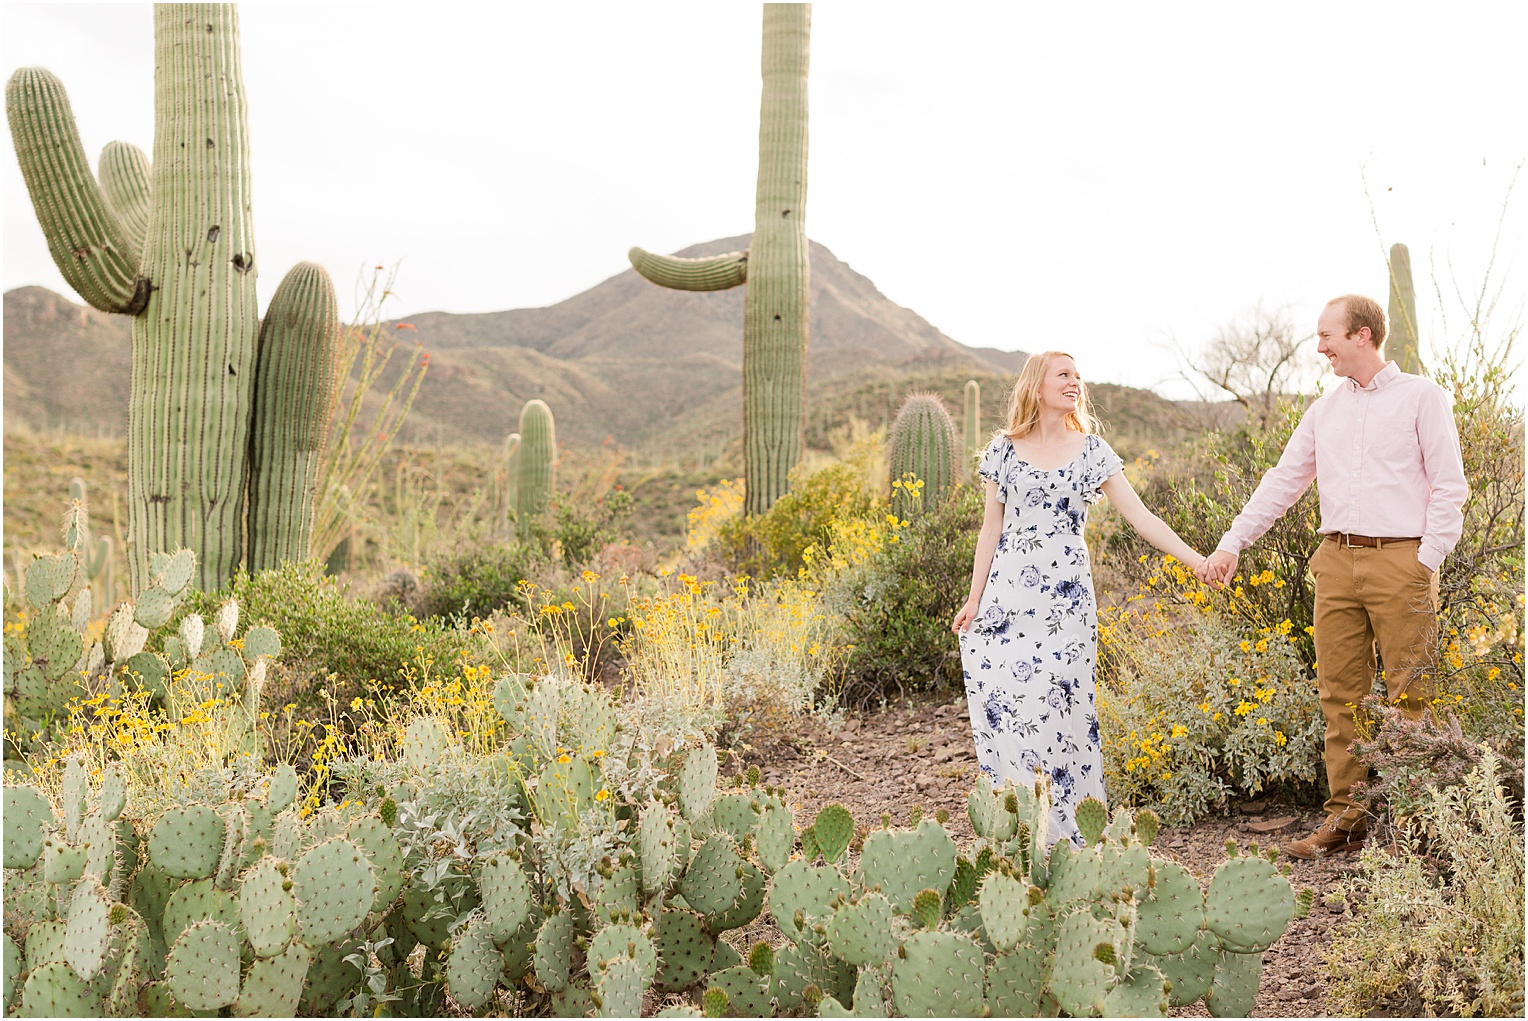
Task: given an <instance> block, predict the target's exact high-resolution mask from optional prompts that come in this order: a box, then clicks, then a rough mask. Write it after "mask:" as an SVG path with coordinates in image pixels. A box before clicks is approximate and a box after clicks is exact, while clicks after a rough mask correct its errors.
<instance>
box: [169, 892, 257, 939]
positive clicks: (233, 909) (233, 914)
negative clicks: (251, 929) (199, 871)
mask: <svg viewBox="0 0 1528 1021" xmlns="http://www.w3.org/2000/svg"><path fill="white" fill-rule="evenodd" d="M163 917H164V942H165V945H166V946H170V945H173V944H174V942H175V941H176V940H177V939H179V938H180V934H181V933H183V932H185V931H186V930H187V929H189V928H190V927H191V926H192V925H195V924H196V923H197V922H201V921H206V920H207V919H212V920H214V921H218V922H222V923H223V924H224V925H227V926H229V927H230V928H237V927H238V926H239V904H238V902H237V901H235V900H234V899H233V896H232V895H231V894H229V893H228V892H226V891H224V890H219V889H217V888H216V887H214V886H213V885H212V880H210V879H197V880H193V881H192V882H189V883H182V884H181V885H180V886H178V887H176V889H175V892H174V893H172V894H170V897H169V900H168V901H166V903H165V906H164V916H163Z"/></svg>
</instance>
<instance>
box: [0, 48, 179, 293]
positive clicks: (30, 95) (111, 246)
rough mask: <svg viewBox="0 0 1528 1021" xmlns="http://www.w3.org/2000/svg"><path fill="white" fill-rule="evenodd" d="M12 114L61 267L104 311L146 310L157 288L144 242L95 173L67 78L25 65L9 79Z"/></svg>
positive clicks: (21, 156) (25, 171)
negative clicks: (145, 269) (147, 270)
mask: <svg viewBox="0 0 1528 1021" xmlns="http://www.w3.org/2000/svg"><path fill="white" fill-rule="evenodd" d="M5 113H6V119H7V120H8V121H9V122H10V127H11V140H12V142H13V143H14V145H15V147H16V160H17V162H18V163H20V165H21V175H22V177H23V178H25V180H26V183H27V192H28V194H30V195H31V197H32V208H33V209H34V210H35V211H36V213H37V222H38V224H39V225H40V226H41V227H42V232H43V236H44V237H45V238H46V239H47V242H48V252H49V253H50V254H51V255H52V256H53V262H54V264H55V265H57V266H58V270H59V272H60V273H62V274H63V275H64V279H65V280H67V281H69V286H70V287H73V288H74V289H75V291H77V292H78V293H79V296H80V297H81V298H84V299H85V301H87V302H88V303H90V304H91V305H93V306H94V307H96V308H98V309H100V310H101V311H102V312H122V313H126V314H127V315H137V314H138V313H139V312H141V311H143V309H144V307H145V306H146V305H147V304H148V298H149V285H148V281H147V280H145V279H143V278H142V277H141V276H140V275H139V272H138V269H139V262H140V256H141V254H142V244H141V243H140V244H138V245H134V244H133V241H132V238H131V235H130V233H129V231H128V230H127V229H125V228H124V226H123V224H122V221H121V219H120V218H119V217H118V215H117V212H116V210H114V209H113V208H112V204H111V202H110V201H109V200H108V198H107V196H106V194H105V193H104V192H103V191H102V189H101V186H100V185H99V184H97V183H96V179H95V177H94V175H92V174H91V172H90V161H89V160H88V159H86V158H85V147H84V146H83V145H81V144H80V133H79V129H78V128H77V127H76V126H75V123H74V111H73V110H72V109H71V108H70V106H69V96H68V94H67V93H66V92H65V91H64V84H63V82H61V81H59V79H58V77H57V76H56V75H54V74H53V73H52V72H51V71H47V70H45V69H43V68H40V67H23V68H20V69H18V70H17V71H16V73H15V74H13V75H11V80H10V81H9V82H7V83H6V87H5Z"/></svg>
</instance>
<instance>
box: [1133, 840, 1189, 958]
mask: <svg viewBox="0 0 1528 1021" xmlns="http://www.w3.org/2000/svg"><path fill="white" fill-rule="evenodd" d="M1152 867H1153V868H1154V869H1155V871H1156V883H1155V884H1154V885H1153V886H1152V888H1151V890H1150V895H1149V896H1146V891H1144V890H1141V891H1137V893H1136V896H1137V899H1138V900H1139V901H1140V903H1139V905H1138V906H1137V909H1136V926H1135V939H1136V942H1137V943H1139V944H1140V945H1141V949H1143V950H1145V951H1147V952H1148V953H1152V954H1181V953H1182V952H1183V951H1185V950H1187V949H1188V947H1189V945H1190V944H1192V943H1193V942H1194V939H1195V937H1197V936H1198V935H1199V930H1200V929H1202V928H1204V893H1203V892H1202V891H1201V890H1200V889H1199V881H1198V880H1197V879H1195V878H1194V877H1193V876H1192V875H1190V874H1189V871H1188V869H1186V868H1184V867H1183V866H1182V865H1179V864H1178V863H1177V862H1171V861H1163V860H1161V859H1157V860H1154V861H1153V862H1152Z"/></svg>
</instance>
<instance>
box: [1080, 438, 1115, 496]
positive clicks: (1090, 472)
mask: <svg viewBox="0 0 1528 1021" xmlns="http://www.w3.org/2000/svg"><path fill="white" fill-rule="evenodd" d="M1087 442H1088V450H1087V453H1086V455H1085V456H1084V458H1083V462H1084V467H1083V476H1082V495H1083V499H1085V500H1087V502H1088V503H1097V502H1098V501H1099V499H1100V498H1101V497H1102V496H1103V495H1104V494H1103V485H1104V483H1105V482H1108V481H1109V480H1110V479H1112V478H1113V477H1114V476H1116V475H1118V474H1119V473H1120V472H1121V471H1123V470H1124V468H1125V462H1124V461H1121V460H1120V456H1119V455H1118V454H1116V453H1115V452H1114V448H1113V447H1111V446H1109V444H1108V443H1106V442H1104V441H1103V440H1102V439H1100V438H1099V437H1097V436H1089V437H1088V440H1087Z"/></svg>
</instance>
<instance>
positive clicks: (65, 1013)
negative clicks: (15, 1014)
mask: <svg viewBox="0 0 1528 1021" xmlns="http://www.w3.org/2000/svg"><path fill="white" fill-rule="evenodd" d="M21 1014H22V1016H24V1017H101V1016H102V1009H101V998H100V997H99V996H97V995H96V994H95V993H94V992H92V991H91V989H90V986H89V985H87V984H86V983H85V982H84V980H82V979H81V978H80V977H79V976H78V975H76V974H75V973H74V972H73V970H71V969H70V967H69V966H68V965H67V964H65V963H64V962H63V961H51V962H49V963H47V964H44V965H41V966H40V967H33V969H32V971H31V973H30V974H29V975H27V981H26V985H25V986H24V987H23V988H22V990H21Z"/></svg>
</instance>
